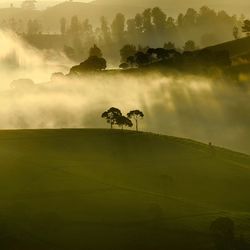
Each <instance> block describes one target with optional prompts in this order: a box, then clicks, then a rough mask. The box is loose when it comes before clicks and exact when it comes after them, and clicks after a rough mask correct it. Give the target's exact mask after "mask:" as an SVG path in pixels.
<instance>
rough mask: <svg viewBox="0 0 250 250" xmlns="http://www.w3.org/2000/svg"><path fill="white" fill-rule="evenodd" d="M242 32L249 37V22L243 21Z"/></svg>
mask: <svg viewBox="0 0 250 250" xmlns="http://www.w3.org/2000/svg"><path fill="white" fill-rule="evenodd" d="M242 32H244V33H246V34H247V36H250V20H245V21H244V24H243V26H242Z"/></svg>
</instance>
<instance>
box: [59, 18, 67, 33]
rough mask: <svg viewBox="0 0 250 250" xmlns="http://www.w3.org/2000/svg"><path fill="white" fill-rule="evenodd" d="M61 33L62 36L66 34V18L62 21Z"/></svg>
mask: <svg viewBox="0 0 250 250" xmlns="http://www.w3.org/2000/svg"><path fill="white" fill-rule="evenodd" d="M60 31H61V34H62V35H64V34H65V32H66V19H65V18H64V17H63V18H61V20H60Z"/></svg>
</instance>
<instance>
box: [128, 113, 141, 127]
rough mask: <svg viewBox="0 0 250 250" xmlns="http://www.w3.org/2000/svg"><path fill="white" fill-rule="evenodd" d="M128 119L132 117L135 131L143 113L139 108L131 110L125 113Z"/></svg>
mask: <svg viewBox="0 0 250 250" xmlns="http://www.w3.org/2000/svg"><path fill="white" fill-rule="evenodd" d="M127 116H128V118H129V119H134V120H135V124H136V131H138V122H139V120H140V119H142V118H143V117H144V114H143V112H142V111H140V110H132V111H130V112H129V113H128V114H127Z"/></svg>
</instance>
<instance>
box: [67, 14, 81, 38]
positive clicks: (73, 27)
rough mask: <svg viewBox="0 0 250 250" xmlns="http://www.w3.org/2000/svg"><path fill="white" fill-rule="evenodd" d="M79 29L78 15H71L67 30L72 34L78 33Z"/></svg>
mask: <svg viewBox="0 0 250 250" xmlns="http://www.w3.org/2000/svg"><path fill="white" fill-rule="evenodd" d="M80 30H81V25H80V22H79V20H78V17H77V16H73V17H72V18H71V22H70V27H69V32H70V33H71V34H73V35H78V34H79V33H80Z"/></svg>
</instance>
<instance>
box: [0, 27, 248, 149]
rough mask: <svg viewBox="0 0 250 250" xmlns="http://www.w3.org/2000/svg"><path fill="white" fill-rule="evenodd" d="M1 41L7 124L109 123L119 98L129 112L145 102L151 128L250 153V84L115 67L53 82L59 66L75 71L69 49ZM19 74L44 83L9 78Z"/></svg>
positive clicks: (1, 124)
mask: <svg viewBox="0 0 250 250" xmlns="http://www.w3.org/2000/svg"><path fill="white" fill-rule="evenodd" d="M0 46H1V48H2V49H1V51H0V77H1V85H0V90H1V91H0V117H1V119H0V128H1V129H36V128H89V127H93V128H102V127H108V125H107V124H106V123H105V120H103V119H101V117H100V116H101V113H102V112H103V111H105V110H106V109H108V108H109V107H111V106H115V107H117V108H120V109H121V110H122V112H123V113H124V114H127V112H128V111H130V110H132V109H141V110H142V111H143V112H144V113H145V119H144V120H143V121H142V122H141V123H140V128H141V129H142V130H144V131H151V132H155V133H163V134H168V135H174V136H180V137H188V138H192V139H195V140H199V141H204V142H206V143H208V142H212V143H214V144H217V145H221V146H225V147H227V148H231V149H234V150H238V151H242V152H247V153H250V129H249V124H250V101H249V100H250V87H249V86H245V85H244V87H243V86H236V85H233V84H230V83H227V82H225V81H224V80H222V79H217V80H212V79H208V78H205V77H199V76H184V75H182V76H164V75H161V74H159V73H154V74H153V73H148V74H146V75H139V76H135V75H131V74H118V73H111V72H109V73H102V74H96V75H91V76H89V77H87V76H85V77H83V78H81V79H74V80H73V79H69V78H61V79H58V80H57V81H53V82H50V81H49V79H50V76H51V73H52V72H57V71H62V72H68V71H69V68H68V67H67V65H72V64H71V63H70V61H69V60H67V58H65V57H64V56H63V55H58V54H56V53H55V52H51V51H50V52H48V51H46V52H41V51H37V50H35V49H33V48H31V47H30V46H28V45H27V44H25V43H24V42H23V41H21V40H20V39H19V38H18V37H17V36H15V35H13V34H12V33H9V32H3V31H0ZM62 65H66V66H62ZM19 78H30V79H32V80H34V82H36V83H39V84H33V83H32V82H29V84H20V82H19V83H18V82H16V83H14V84H11V85H10V83H11V82H12V81H13V80H15V79H19ZM42 82H44V83H42Z"/></svg>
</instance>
